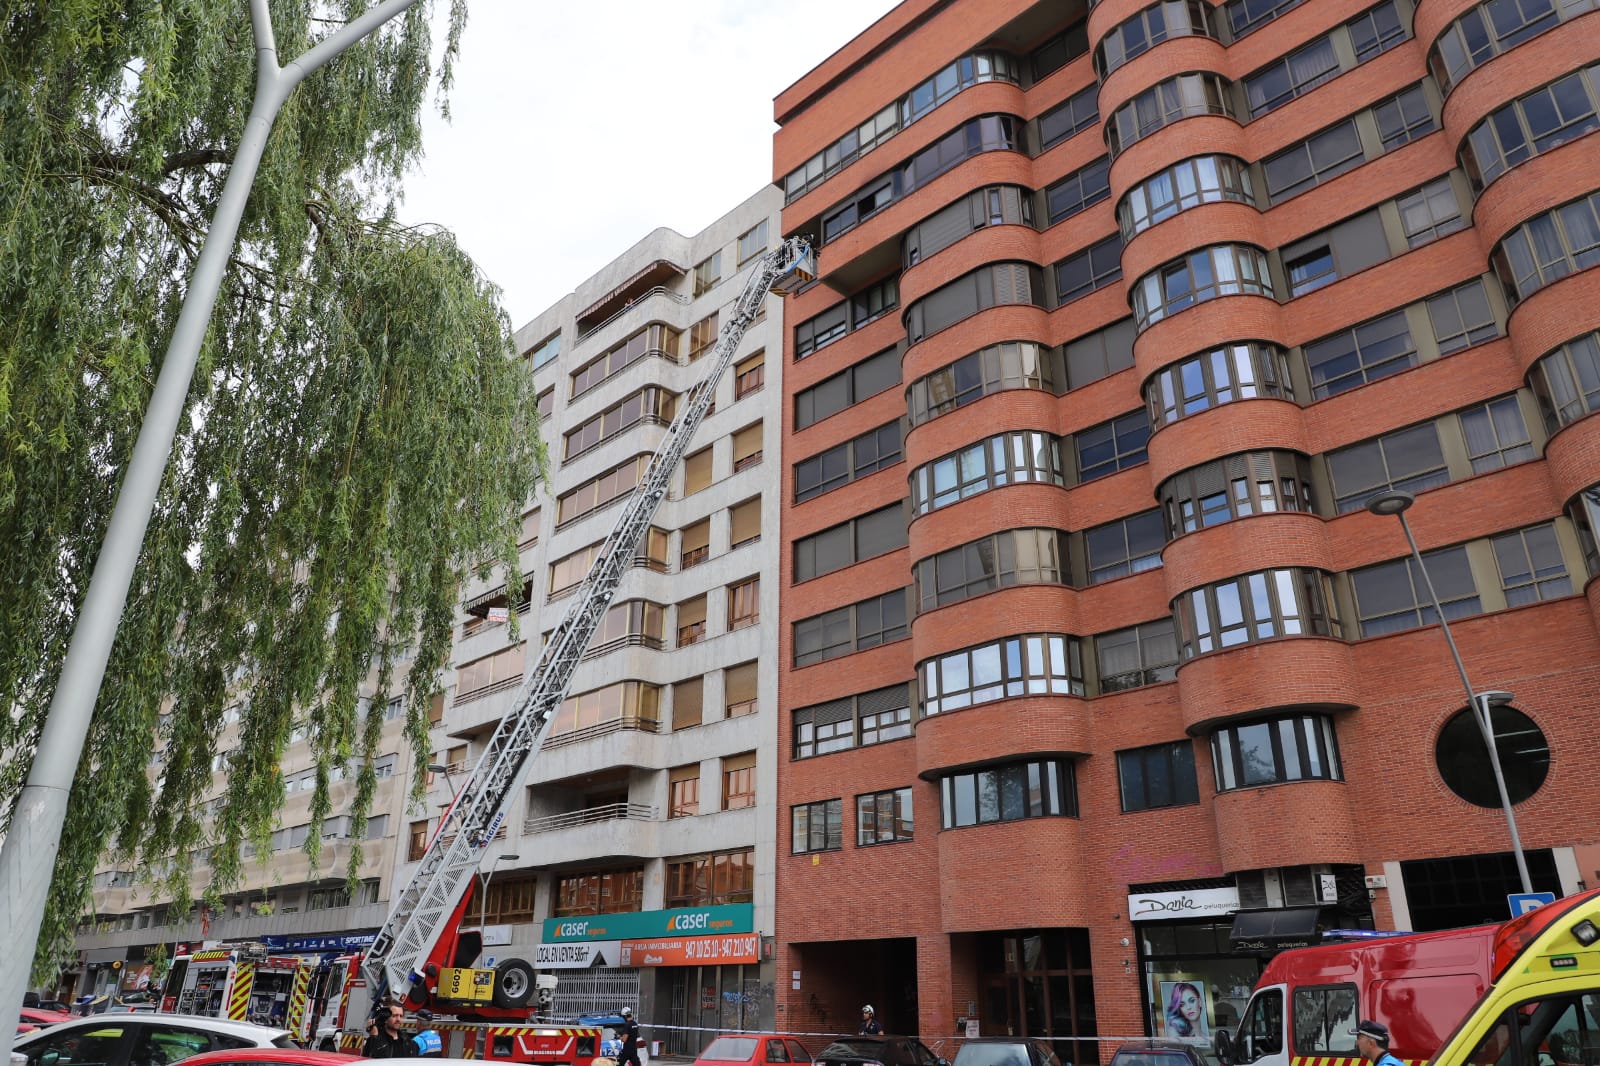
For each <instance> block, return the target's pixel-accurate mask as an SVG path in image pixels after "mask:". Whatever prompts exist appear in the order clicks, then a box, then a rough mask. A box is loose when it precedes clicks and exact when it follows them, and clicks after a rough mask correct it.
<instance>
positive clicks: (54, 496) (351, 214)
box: [0, 0, 545, 964]
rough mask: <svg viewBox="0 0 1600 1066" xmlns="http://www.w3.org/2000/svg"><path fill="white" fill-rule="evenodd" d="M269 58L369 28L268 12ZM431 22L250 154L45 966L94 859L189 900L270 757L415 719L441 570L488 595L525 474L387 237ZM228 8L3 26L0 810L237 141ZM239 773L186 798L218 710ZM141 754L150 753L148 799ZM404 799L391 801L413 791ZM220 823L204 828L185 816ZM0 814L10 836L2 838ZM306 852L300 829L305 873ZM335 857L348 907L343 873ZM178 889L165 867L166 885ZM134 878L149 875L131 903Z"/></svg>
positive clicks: (413, 131)
mask: <svg viewBox="0 0 1600 1066" xmlns="http://www.w3.org/2000/svg"><path fill="white" fill-rule="evenodd" d="M271 6H272V7H273V19H274V28H275V31H276V40H277V47H278V55H279V60H280V62H288V61H290V60H292V59H293V58H294V57H296V56H298V55H301V54H302V53H304V52H305V51H306V50H307V49H308V48H310V47H311V46H312V45H313V44H314V43H315V42H316V41H317V40H319V39H320V38H322V37H323V36H326V35H327V34H328V33H330V32H332V31H334V30H335V29H337V27H338V25H339V24H341V23H342V22H343V21H345V20H347V19H349V18H351V17H353V16H354V15H355V14H357V13H359V12H360V11H361V10H364V9H365V8H366V7H367V6H369V5H368V4H367V3H364V2H362V0H322V2H313V0H275V2H274V3H273V4H272V5H271ZM464 6H465V0H452V3H451V11H450V18H449V23H448V24H449V26H450V40H449V41H447V42H446V43H445V45H444V47H443V48H442V49H441V51H442V54H443V55H444V56H445V59H446V62H445V64H444V66H443V69H442V70H440V71H438V72H435V71H434V70H433V66H432V63H431V60H430V56H431V55H432V46H431V44H430V40H429V20H428V11H427V8H426V5H418V6H417V7H415V8H412V9H411V10H410V11H409V12H408V13H406V14H404V15H401V16H399V17H398V18H396V19H394V20H392V21H391V22H390V23H388V24H387V25H386V26H385V27H384V28H383V29H382V30H380V31H378V32H377V33H376V34H374V35H372V36H370V37H369V38H368V39H367V40H366V41H364V42H362V43H360V44H358V45H356V46H355V47H353V48H352V49H351V50H350V51H348V52H346V53H345V54H344V55H343V56H342V57H340V58H339V59H336V60H335V61H334V62H333V63H332V64H330V65H328V66H326V67H324V68H322V69H321V70H319V71H317V72H316V73H314V74H313V75H311V77H310V78H308V79H307V80H306V81H305V82H303V83H302V84H301V85H300V87H299V88H298V89H297V90H295V92H294V93H293V94H292V95H291V96H290V98H289V101H288V104H287V105H286V106H285V108H284V110H283V112H282V113H281V115H280V116H279V118H278V120H277V123H276V125H275V127H274V129H273V133H272V137H271V140H270V143H269V146H268V148H267V153H266V157H265V159H264V161H263V163H262V167H261V172H260V175H259V177H258V178H257V181H256V183H255V187H254V190H253V192H252V195H251V199H250V202H249V207H248V209H247V211H246V214H245V218H244V221H243V224H242V226H241V229H240V239H239V242H238V244H237V246H236V248H235V254H234V258H233V261H232V263H231V265H230V268H229V270H228V274H227V277H226V280H225V282H224V284H223V288H222V293H221V296H220V299H219V301H218V304H217V307H216V311H215V314H214V317H213V319H212V323H211V329H210V332H209V334H208V337H207V340H206V343H205V346H204V348H203V350H202V352H201V356H200V365H199V368H198V370H197V372H196V376H195V380H194V384H193V386H192V387H191V390H190V395H189V409H188V412H187V417H186V418H185V419H184V421H183V423H182V425H181V427H180V430H179V436H178V440H177V442H176V445H175V448H174V453H173V460H172V463H171V465H170V467H169V469H168V472H167V477H166V480H165V483H164V485H163V488H162V492H161V496H160V499H159V501H158V504H157V507H156V511H155V515H154V517H153V519H152V521H151V525H150V530H149V533H148V535H147V537H146V541H145V544H144V549H143V554H142V556H141V559H140V563H139V568H138V572H137V574H136V576H135V580H134V585H133V588H132V591H131V593H130V596H129V600H128V608H127V612H126V614H125V616H124V619H123V623H122V627H121V630H120V633H119V635H118V639H117V642H116V646H115V648H114V649H113V652H112V656H111V661H110V666H109V669H108V670H107V674H106V680H105V685H104V688H103V690H102V693H101V696H100V701H99V704H98V706H97V707H96V709H95V715H94V722H93V725H92V728H91V732H90V736H89V739H88V743H87V744H86V746H85V749H84V755H83V758H82V760H81V762H80V765H79V768H78V780H77V784H76V786H75V788H74V792H73V797H72V801H71V804H70V807H69V810H68V815H67V828H66V832H65V834H64V836H63V840H62V850H61V853H60V856H59V860H58V862H57V866H56V870H55V877H54V882H53V886H52V894H51V900H50V908H49V914H48V917H47V919H46V924H45V928H44V929H43V931H42V933H41V937H40V954H39V957H38V961H39V962H40V963H41V964H47V963H48V962H50V961H52V960H53V958H54V957H55V955H56V953H58V952H60V951H61V950H62V949H63V948H64V947H66V946H68V945H70V942H71V935H72V930H73V928H74V926H75V925H76V923H77V920H78V918H79V916H80V915H81V914H83V913H84V912H85V910H86V905H87V903H88V901H89V898H90V895H89V889H90V884H91V877H92V874H93V871H94V869H95V866H96V864H97V862H98V861H100V860H101V858H102V856H103V855H105V854H106V853H107V852H109V853H111V854H113V855H115V856H116V857H118V858H119V859H122V860H127V861H133V862H137V863H140V864H141V867H142V869H143V870H144V871H145V872H146V874H147V875H150V876H158V877H163V878H164V879H165V884H164V886H163V887H164V889H165V891H166V893H168V894H170V898H172V899H175V900H180V901H189V900H193V899H194V898H195V896H194V895H193V894H192V892H193V888H192V886H191V885H190V884H189V881H190V873H191V869H192V861H191V857H192V855H193V853H194V852H195V851H196V850H197V849H200V848H204V847H213V848H214V851H213V854H212V857H211V869H212V871H213V879H212V883H211V884H210V885H208V886H204V888H205V890H206V891H207V892H208V894H211V895H215V894H216V893H217V892H220V891H222V890H226V889H227V888H229V887H231V886H233V885H235V884H237V883H238V881H239V878H240V874H241V860H240V849H241V846H242V845H243V844H244V843H245V842H246V841H248V840H256V841H262V840H265V839H266V838H267V837H268V836H269V835H270V834H271V832H272V830H273V828H274V826H275V823H276V817H277V811H278V808H279V806H280V804H281V802H282V797H283V789H282V783H281V779H280V776H279V761H280V758H281V757H282V755H283V753H284V751H285V749H286V747H287V745H288V743H289V737H290V731H291V729H292V728H294V726H295V725H297V724H299V725H303V726H305V728H306V729H307V733H308V740H309V743H310V746H311V749H312V751H313V753H314V755H315V759H316V763H317V767H318V775H317V783H316V790H315V792H314V794H313V802H312V814H313V822H314V823H320V821H321V819H322V818H323V817H324V816H326V815H329V814H332V813H344V812H343V811H341V812H333V811H332V810H331V809H330V803H331V801H330V791H329V787H328V786H329V771H330V770H332V769H333V768H335V767H339V766H343V765H349V764H354V765H357V766H360V767H364V769H362V770H361V772H360V774H359V777H358V778H357V787H356V789H355V803H354V807H353V808H352V809H351V810H350V813H351V814H352V815H353V816H354V819H353V820H354V822H355V826H356V830H357V831H356V832H355V833H354V834H353V835H354V836H355V837H356V839H358V840H359V839H360V838H361V832H360V829H361V827H362V825H363V824H364V821H365V817H366V812H367V809H368V806H369V804H370V802H371V799H372V795H373V791H374V782H375V775H374V772H373V770H372V766H371V758H372V757H373V756H374V754H376V753H375V751H374V748H375V745H376V742H377V740H378V736H379V729H380V726H381V721H382V715H381V714H371V715H362V714H360V713H358V707H359V704H358V698H357V697H358V692H361V691H368V692H374V693H375V695H374V696H373V705H374V706H377V707H381V706H383V703H384V701H386V700H387V699H388V698H389V696H390V694H391V692H393V693H401V692H403V693H404V695H405V697H406V700H407V715H408V718H407V736H408V738H409V739H410V741H411V742H412V744H413V745H414V747H415V749H416V753H417V756H418V758H417V760H416V761H417V763H418V765H419V766H421V765H425V764H426V763H427V761H428V751H427V721H426V710H427V702H428V698H429V696H430V695H431V693H432V692H433V691H434V690H435V688H436V687H437V681H438V675H439V671H440V669H441V667H442V665H443V664H444V662H445V658H446V655H447V653H448V651H449V647H450V633H451V626H452V623H453V619H454V611H455V604H456V602H457V596H458V592H459V588H460V585H461V583H462V581H463V580H464V578H465V577H466V575H467V574H468V573H469V572H478V573H486V572H487V570H488V569H489V568H491V567H493V566H496V565H498V566H503V567H504V568H505V569H506V571H508V582H509V583H510V587H513V588H515V587H517V585H519V584H520V582H521V577H520V574H519V573H518V567H517V551H516V540H517V530H518V516H519V514H520V510H521V508H522V506H523V502H524V501H525V500H526V499H527V498H528V497H529V496H530V495H531V494H532V491H533V489H534V487H535V485H536V484H537V482H538V479H539V477H540V476H541V474H542V472H543V469H544V458H545V456H544V451H543V447H542V445H541V444H540V443H539V438H538V433H537V426H536V414H535V404H534V401H533V397H532V395H531V391H530V384H529V381H528V378H527V375H526V374H524V373H523V371H522V367H521V366H520V363H519V361H518V360H515V359H513V358H510V355H511V350H510V338H509V328H508V323H507V321H506V318H505V315H504V313H503V312H502V311H501V310H500V308H499V303H498V290H496V289H495V288H494V287H493V286H492V285H490V284H489V283H487V282H486V281H485V280H484V279H482V278H481V277H480V276H479V275H478V273H477V271H476V269H475V267H474V265H473V264H472V262H471V261H470V260H469V259H468V258H467V256H466V255H465V254H464V253H463V252H462V251H461V249H460V248H459V247H457V246H456V244H455V242H454V241H453V239H452V238H451V237H450V235H449V234H447V233H443V232H437V231H432V230H424V231H419V230H412V229H407V228H405V227H402V226H400V225H398V224H397V223H396V222H395V221H394V218H393V215H392V210H391V208H392V203H391V198H392V196H393V194H394V191H395V190H396V188H397V187H398V181H399V179H400V177H401V176H402V174H403V173H404V171H405V170H406V168H407V167H409V166H410V165H411V164H412V163H413V162H415V160H416V158H417V155H418V151H419V145H420V129H419V120H420V112H421V110H422V108H423V106H424V105H425V103H426V101H427V97H428V93H429V84H430V81H431V79H432V78H434V77H435V76H436V75H437V76H438V77H439V79H440V84H441V85H443V84H447V83H448V73H449V72H448V60H449V57H451V56H452V55H453V54H454V46H455V41H456V38H457V36H458V34H459V32H460V29H461V26H462V20H463V18H464ZM254 63H255V52H254V44H253V39H252V33H251V26H250V17H249V12H248V8H247V5H246V3H245V0H68V2H65V3H61V2H47V0H22V2H20V3H16V4H9V5H6V7H5V10H4V11H3V12H0V174H4V175H5V178H4V180H0V543H4V544H5V545H6V546H7V551H6V552H5V553H4V554H3V555H0V706H5V707H9V708H13V709H14V710H13V713H12V714H9V715H0V751H4V752H7V753H10V755H9V757H8V758H7V760H6V761H5V763H4V765H3V766H0V800H3V802H4V805H5V806H4V809H5V810H6V811H8V812H9V810H10V808H11V805H12V803H13V802H14V800H15V797H16V794H17V791H18V790H19V789H20V787H21V785H22V783H23V778H24V776H25V774H26V771H27V764H28V757H27V756H28V753H29V752H31V750H32V748H33V746H34V745H35V744H36V742H37V738H38V732H39V728H40V725H41V722H42V720H43V716H44V712H45V710H46V708H47V707H48V704H49V700H50V696H51V694H52V690H53V686H54V683H55V679H56V677H57V675H58V673H59V670H60V665H61V660H62V656H63V654H64V651H65V647H66V643H67V640H68V638H69V636H70V634H71V628H72V624H73V620H74V612H75V610H76V609H77V605H78V604H79V603H81V601H82V597H83V593H84V590H85V588H86V586H87V582H88V578H89V575H90V572H91V569H92V566H93V563H94V560H95V556H96V553H97V552H98V550H99V544H100V540H101V538H102V536H103V533H104V530H105V527H106V522H107V520H108V518H109V515H110V509H111V505H112V503H113V500H114V497H115V492H116V488H117V486H118V484H119V482H120V476H121V470H122V468H123V466H124V464H125V463H126V461H127V458H128V455H129V453H130V451H131V448H132V444H133V440H134V436H135V434H136V433H137V431H138V427H139V424H140V420H141V418H142V415H143V412H144V409H145V406H146V403H147V401H148V398H149V395H150V390H151V388H152V386H153V383H154V380H155V376H156V373H157V371H158V369H159V363H160V360H161V357H162V355H163V353H164V351H165V348H166V344H167V341H168V339H169V337H170V334H171V331H172V327H173V324H174V322H175V320H176V317H177V312H178V308H179V305H180V301H181V298H182V295H183V291H184V288H185V285H186V281H187V277H188V275H189V273H190V271H191V270H192V267H193V262H194V258H195V256H196V255H197V253H198V250H199V247H200V244H201V241H202V239H203V236H204V231H205V227H206V225H207V223H208V221H209V219H210V218H211V216H212V213H213V211H214V208H215V204H216V200H217V198H218V196H219V195H220V193H221V189H222V183H223V180H224V179H225V178H226V175H227V166H228V162H229V159H230V153H231V152H232V150H233V146H234V145H235V144H237V142H238V139H239V136H240V132H241V130H242V129H243V125H244V120H245V117H246V115H247V114H248V112H249V108H250V103H251V98H252V92H253V87H254V79H255V69H254ZM234 704H238V705H240V706H241V712H242V718H241V720H240V722H239V730H240V736H241V738H242V742H241V743H240V744H239V745H238V746H237V747H235V748H234V749H233V750H232V752H231V753H230V754H229V755H228V756H227V762H226V765H225V768H224V772H223V774H222V775H220V777H219V778H217V779H214V777H213V773H212V768H211V767H212V759H213V756H214V755H215V754H216V751H217V738H218V735H219V732H220V731H221V729H222V726H223V711H224V709H225V708H226V707H229V706H231V705H234ZM152 737H159V746H161V747H163V748H164V749H165V751H164V754H163V758H162V761H161V764H160V765H161V774H160V777H159V779H156V780H152V775H151V774H150V771H149V767H150V761H151V760H150V753H151V750H152V747H153V745H152V742H151V738H152ZM420 785H421V782H420V778H419V779H418V781H417V782H415V784H414V790H420ZM219 794H220V795H221V797H222V803H223V806H222V808H221V810H220V812H219V813H218V814H217V815H216V817H215V819H211V818H207V817H202V816H201V808H202V806H203V805H204V804H205V803H206V801H208V800H209V799H211V798H212V797H213V796H216V795H219ZM8 817H9V815H8ZM319 839H320V833H319V832H318V831H317V830H316V828H315V827H314V828H313V830H312V832H311V834H310V840H311V841H312V842H313V843H312V848H313V851H314V848H315V842H317V841H318V840H319ZM360 858H361V857H360V850H359V848H357V849H356V854H355V855H354V856H353V857H352V859H351V865H350V869H349V872H350V876H352V877H354V872H355V869H356V866H357V864H359V862H360ZM169 859H170V860H173V861H169ZM152 871H154V873H153V874H152Z"/></svg>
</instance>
